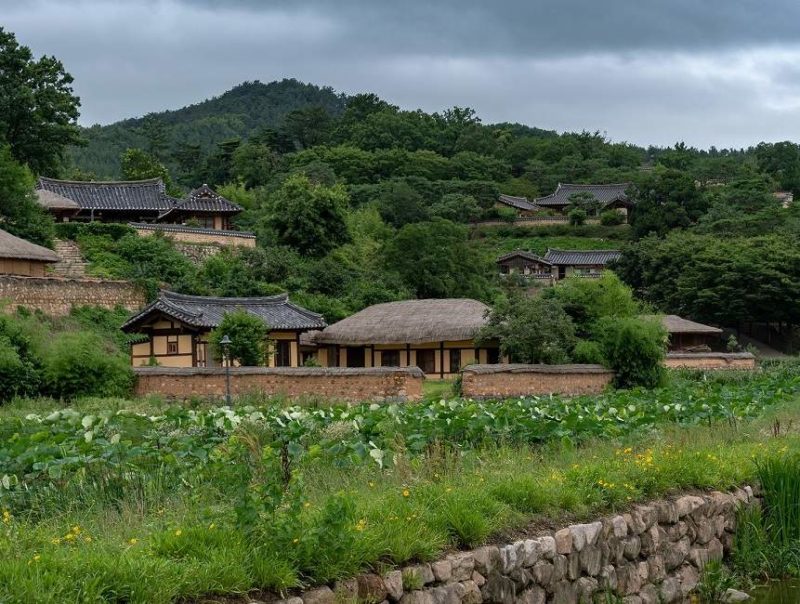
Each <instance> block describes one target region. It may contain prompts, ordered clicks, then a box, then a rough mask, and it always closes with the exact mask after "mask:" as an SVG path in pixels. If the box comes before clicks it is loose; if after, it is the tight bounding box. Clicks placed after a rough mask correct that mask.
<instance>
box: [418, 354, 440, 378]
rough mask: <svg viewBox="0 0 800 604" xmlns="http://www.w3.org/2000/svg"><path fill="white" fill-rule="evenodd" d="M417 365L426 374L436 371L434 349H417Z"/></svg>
mask: <svg viewBox="0 0 800 604" xmlns="http://www.w3.org/2000/svg"><path fill="white" fill-rule="evenodd" d="M417 367H419V368H420V369H422V372H423V373H426V374H432V373H436V351H435V350H417Z"/></svg>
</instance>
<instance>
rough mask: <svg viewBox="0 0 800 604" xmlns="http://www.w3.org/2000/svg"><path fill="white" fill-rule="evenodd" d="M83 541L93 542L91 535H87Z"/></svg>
mask: <svg viewBox="0 0 800 604" xmlns="http://www.w3.org/2000/svg"><path fill="white" fill-rule="evenodd" d="M83 542H84V543H91V542H92V538H91V537H90V536H89V535H86V536H85V537H84V538H83Z"/></svg>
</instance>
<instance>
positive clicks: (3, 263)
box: [0, 230, 60, 277]
mask: <svg viewBox="0 0 800 604" xmlns="http://www.w3.org/2000/svg"><path fill="white" fill-rule="evenodd" d="M59 260H60V259H59V257H58V255H57V254H56V253H55V252H54V251H53V250H50V249H47V248H46V247H42V246H41V245H36V244H35V243H31V242H30V241H25V240H24V239H20V238H19V237H15V236H14V235H12V234H11V233H7V232H6V231H3V230H0V275H15V276H20V277H44V276H45V275H46V272H47V266H48V265H50V264H53V263H56V262H58V261H59Z"/></svg>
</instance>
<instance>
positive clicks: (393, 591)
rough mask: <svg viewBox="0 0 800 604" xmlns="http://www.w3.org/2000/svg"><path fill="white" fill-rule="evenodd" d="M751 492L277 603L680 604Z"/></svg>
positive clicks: (638, 509) (655, 507)
mask: <svg viewBox="0 0 800 604" xmlns="http://www.w3.org/2000/svg"><path fill="white" fill-rule="evenodd" d="M754 505H759V500H758V499H757V498H756V497H754V494H753V491H752V489H751V488H750V487H745V488H744V489H737V490H736V491H734V492H732V493H721V492H712V493H708V494H702V495H685V496H682V497H677V498H674V499H669V500H660V501H655V502H652V503H649V504H646V505H636V506H633V507H632V508H631V509H630V511H628V512H625V513H622V514H617V515H612V516H607V517H605V518H601V519H599V520H597V521H595V522H589V523H585V524H573V525H571V526H566V527H564V528H562V529H560V530H557V531H554V532H549V533H545V534H542V535H540V536H537V537H535V538H531V539H523V540H519V541H515V542H513V543H508V544H504V545H487V546H485V547H480V548H478V549H475V550H472V551H465V552H457V553H453V554H450V555H448V556H445V557H443V558H442V559H440V560H438V561H436V562H433V563H430V564H427V563H426V564H417V565H413V566H407V567H405V568H401V569H398V570H393V571H391V572H388V573H385V574H382V575H378V574H365V575H361V576H359V577H356V578H354V579H350V580H346V581H340V582H338V583H336V584H334V585H331V586H323V587H318V588H315V589H311V590H308V591H306V592H304V593H301V594H299V595H298V596H295V597H292V598H289V599H288V600H284V601H281V602H283V603H284V604H341V603H342V602H356V601H358V602H361V603H362V604H380V603H383V604H391V603H399V604H462V603H463V604H482V603H487V604H489V603H496V604H550V603H553V604H581V603H592V602H600V603H602V602H623V603H624V604H661V603H664V604H672V603H676V602H688V601H689V600H690V594H691V593H692V592H693V591H694V590H695V588H696V587H697V584H698V581H699V577H700V573H701V572H702V570H703V567H704V566H705V565H706V564H707V563H708V561H710V560H720V559H722V558H723V557H724V556H725V555H726V554H727V553H728V552H729V551H730V549H731V546H732V543H733V537H734V532H735V530H736V510H737V508H738V507H740V506H754Z"/></svg>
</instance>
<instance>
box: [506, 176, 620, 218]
mask: <svg viewBox="0 0 800 604" xmlns="http://www.w3.org/2000/svg"><path fill="white" fill-rule="evenodd" d="M628 187H630V183H619V184H609V185H572V184H561V183H559V184H558V186H557V187H556V190H555V191H554V192H553V193H551V194H550V195H545V196H544V197H537V198H536V199H534V200H533V201H529V200H528V199H527V198H525V197H514V196H512V195H500V196H499V197H498V199H497V203H496V204H495V207H508V208H512V209H514V210H515V211H516V212H517V215H518V216H520V217H536V216H539V215H541V216H545V215H546V214H547V213H548V212H550V213H552V214H556V215H562V216H565V215H566V214H567V212H568V209H569V208H570V206H572V204H573V200H572V199H571V198H572V196H573V195H575V194H578V193H580V194H584V195H586V196H587V197H589V196H591V198H593V199H594V200H595V201H596V202H597V206H598V207H597V210H596V212H595V215H599V214H600V213H602V212H605V211H606V210H616V211H618V212H620V213H621V214H623V215H624V216H625V217H626V219H627V215H628V212H629V211H630V209H631V207H633V202H632V201H631V199H630V198H629V197H628V195H627V194H626V192H625V191H626V190H627V189H628Z"/></svg>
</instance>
